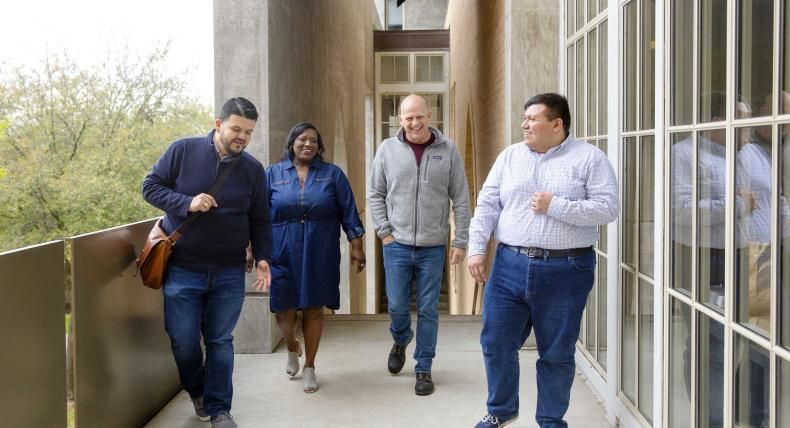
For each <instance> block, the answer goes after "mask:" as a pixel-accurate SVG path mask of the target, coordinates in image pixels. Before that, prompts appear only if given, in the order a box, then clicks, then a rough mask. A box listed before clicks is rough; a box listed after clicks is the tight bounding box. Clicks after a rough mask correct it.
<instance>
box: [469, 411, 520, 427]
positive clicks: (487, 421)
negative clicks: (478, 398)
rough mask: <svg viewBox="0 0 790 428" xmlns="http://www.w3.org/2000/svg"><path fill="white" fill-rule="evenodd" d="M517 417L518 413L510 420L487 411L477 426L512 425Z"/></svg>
mask: <svg viewBox="0 0 790 428" xmlns="http://www.w3.org/2000/svg"><path fill="white" fill-rule="evenodd" d="M516 419H518V415H516V416H513V417H512V418H510V419H508V420H502V419H499V418H498V417H496V416H494V415H490V414H488V413H486V415H485V416H483V419H481V420H480V422H478V423H477V425H475V428H502V427H504V426H507V425H510V424H511V423H513V421H515V420H516Z"/></svg>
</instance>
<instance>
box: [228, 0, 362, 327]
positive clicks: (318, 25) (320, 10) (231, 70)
mask: <svg viewBox="0 0 790 428" xmlns="http://www.w3.org/2000/svg"><path fill="white" fill-rule="evenodd" d="M375 17H376V10H375V5H374V3H373V2H365V1H358V0H334V1H331V2H324V1H310V0H290V1H260V0H240V1H235V2H223V1H221V0H215V1H214V21H215V76H216V77H215V93H216V94H217V96H216V98H217V103H218V105H219V104H220V103H221V102H222V100H224V99H226V98H228V97H230V96H233V95H234V94H239V95H243V96H249V97H250V99H251V100H252V101H253V102H256V104H257V105H258V106H259V109H260V110H261V117H260V119H259V120H258V125H257V127H256V131H255V134H256V136H255V138H254V140H253V144H252V145H251V147H250V148H249V149H248V150H250V152H251V153H253V154H254V155H255V156H256V157H258V158H259V159H260V160H261V161H262V162H264V163H265V164H268V163H270V162H276V161H278V160H279V159H280V157H281V156H282V153H283V149H284V146H285V139H286V136H287V133H288V131H289V130H290V128H291V127H292V126H293V125H294V124H296V123H298V122H301V121H308V122H312V123H313V124H315V125H316V127H317V128H318V130H319V132H320V133H321V136H322V137H323V141H324V144H325V148H326V152H325V154H324V158H325V160H327V161H329V162H333V163H335V164H337V165H338V166H340V167H341V168H343V170H344V171H345V172H346V175H347V176H348V177H349V180H350V181H351V186H352V188H353V190H354V196H355V199H356V202H357V207H358V209H359V210H360V211H362V210H364V208H365V146H366V141H365V98H366V97H367V96H372V94H373V81H374V75H373V29H374V27H375V26H376V25H377V22H376V21H377V19H376V18H375ZM363 218H364V216H363ZM366 228H367V229H368V230H369V231H370V230H371V229H370V227H367V225H366ZM341 249H342V252H343V256H344V257H343V262H342V263H341V310H340V312H341V313H342V312H348V311H351V312H352V313H358V312H361V311H363V310H364V307H365V286H364V283H365V280H364V275H357V274H352V273H350V268H349V263H348V257H347V254H348V244H347V242H346V240H345V238H344V237H343V238H341ZM349 290H355V291H357V293H356V294H355V295H354V296H353V298H352V297H351V295H350V291H349Z"/></svg>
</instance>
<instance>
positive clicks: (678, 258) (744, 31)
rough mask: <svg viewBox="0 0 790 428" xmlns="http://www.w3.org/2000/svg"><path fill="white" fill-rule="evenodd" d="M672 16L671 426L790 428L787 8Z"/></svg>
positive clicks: (766, 5) (710, 8) (710, 7)
mask: <svg viewBox="0 0 790 428" xmlns="http://www.w3.org/2000/svg"><path fill="white" fill-rule="evenodd" d="M668 6H669V7H668V9H667V11H668V13H667V19H668V23H667V24H668V25H667V31H668V34H667V36H668V40H667V47H668V51H667V52H666V55H665V59H666V61H667V64H668V68H667V71H668V75H667V79H668V80H667V82H666V83H667V84H666V88H667V97H668V98H667V105H668V109H667V115H666V119H667V123H666V124H667V128H666V131H667V133H666V135H665V141H666V144H665V147H666V158H667V159H668V166H667V170H666V182H665V183H666V185H667V192H666V195H665V201H666V205H667V210H666V212H667V214H668V215H667V230H668V234H667V241H666V244H667V245H666V254H667V261H668V265H667V269H668V272H667V281H666V282H667V287H666V289H665V293H666V297H667V302H668V304H669V307H668V311H667V322H666V326H667V329H668V336H667V347H666V351H665V352H666V354H665V355H666V359H667V363H668V364H667V367H668V376H667V379H668V382H669V384H668V385H667V388H666V394H667V395H666V396H665V401H666V402H667V404H668V406H667V408H668V415H667V418H666V419H667V424H668V426H692V424H696V426H723V425H725V424H726V425H728V426H733V427H768V426H776V427H780V426H790V417H789V416H788V414H789V413H788V411H787V408H788V406H790V404H789V403H790V396H788V391H790V377H788V374H787V373H788V369H787V367H788V364H790V352H788V351H789V350H790V346H789V345H790V340H788V339H790V334H789V333H790V332H789V331H788V330H789V329H790V327H788V326H789V325H790V314H789V312H790V304H789V302H790V298H789V297H788V296H789V295H790V292H789V291H788V288H789V287H790V277H789V276H788V272H787V270H788V268H787V266H790V257H788V250H787V248H788V247H787V245H786V244H788V243H790V241H788V236H789V235H790V208H788V199H787V188H788V186H790V180H789V179H788V173H787V171H789V170H790V154H788V149H789V148H790V145H788V137H787V136H786V135H785V134H786V133H787V130H790V116H788V115H787V113H790V108H789V107H790V95H788V92H786V91H787V89H790V85H788V83H787V82H788V78H787V76H790V55H788V53H790V48H789V46H790V35H789V34H788V33H789V31H788V30H790V17H789V16H788V13H790V11H788V8H789V7H790V0H739V1H734V2H728V1H726V0H696V1H670V2H668ZM777 16H779V18H780V19H776V17H777ZM777 22H778V23H779V25H778V26H777V25H776V23H777ZM776 40H778V41H779V43H780V45H779V46H776V43H775V41H776ZM772 373H773V374H774V375H772ZM772 395H774V396H775V399H772V398H771V396H772Z"/></svg>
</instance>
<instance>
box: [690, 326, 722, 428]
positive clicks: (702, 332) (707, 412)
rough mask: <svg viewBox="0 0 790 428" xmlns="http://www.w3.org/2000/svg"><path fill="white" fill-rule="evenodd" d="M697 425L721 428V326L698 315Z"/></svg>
mask: <svg viewBox="0 0 790 428" xmlns="http://www.w3.org/2000/svg"><path fill="white" fill-rule="evenodd" d="M696 368H697V370H696V372H697V412H696V413H697V426H701V427H721V426H724V425H723V423H724V326H723V325H721V324H719V323H718V322H716V321H713V320H711V319H710V318H708V317H707V316H705V315H703V314H701V313H698V316H697V367H696Z"/></svg>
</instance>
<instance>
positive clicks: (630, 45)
mask: <svg viewBox="0 0 790 428" xmlns="http://www.w3.org/2000/svg"><path fill="white" fill-rule="evenodd" d="M636 5H637V2H635V1H632V2H630V3H628V4H626V5H625V16H624V19H625V22H624V23H623V25H624V28H625V34H624V38H623V66H624V67H625V68H624V70H623V78H624V81H623V91H624V92H623V98H624V100H625V106H624V107H623V130H624V131H635V130H636V94H637V92H638V89H639V88H637V86H636V67H637V61H638V60H637V57H636V41H637V40H638V37H639V36H638V34H637V33H636V18H637V16H636Z"/></svg>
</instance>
